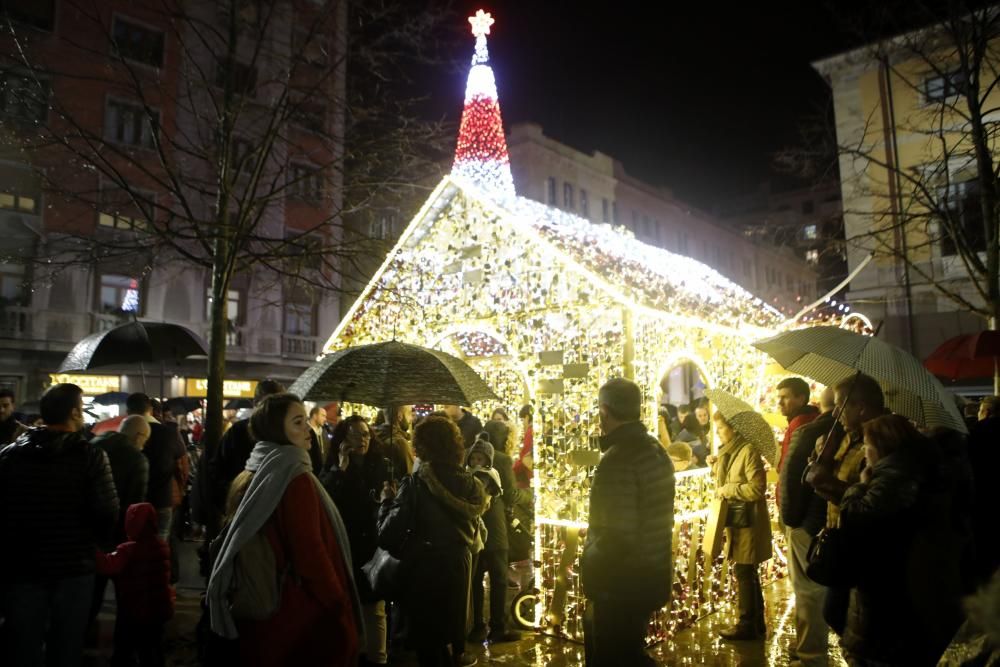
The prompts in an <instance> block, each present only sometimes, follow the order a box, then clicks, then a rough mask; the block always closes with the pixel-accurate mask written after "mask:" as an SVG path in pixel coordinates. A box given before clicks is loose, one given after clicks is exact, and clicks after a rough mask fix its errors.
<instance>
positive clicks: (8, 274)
mask: <svg viewBox="0 0 1000 667" xmlns="http://www.w3.org/2000/svg"><path fill="white" fill-rule="evenodd" d="M18 271H19V272H18ZM25 293H26V292H25V280H24V267H23V266H18V265H15V264H7V265H5V266H4V267H3V270H0V306H23V305H25V298H24V296H25Z"/></svg>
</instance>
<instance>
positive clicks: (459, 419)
mask: <svg viewBox="0 0 1000 667" xmlns="http://www.w3.org/2000/svg"><path fill="white" fill-rule="evenodd" d="M444 413H445V414H446V415H448V416H449V417H450V418H451V420H452V421H453V422H455V423H456V424H458V430H459V431H461V432H462V440H464V441H465V449H466V451H468V449H469V448H470V447H472V443H474V442H475V441H476V438H477V437H478V436H479V434H480V433H482V432H483V422H481V421H479V417H477V416H476V415H474V414H472V413H471V412H469V411H468V410H466V409H465V408H463V407H462V406H460V405H446V406H444Z"/></svg>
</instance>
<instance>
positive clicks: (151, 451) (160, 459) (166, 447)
mask: <svg viewBox="0 0 1000 667" xmlns="http://www.w3.org/2000/svg"><path fill="white" fill-rule="evenodd" d="M179 438H180V435H179V434H178V432H177V425H176V424H169V425H168V424H161V423H159V422H157V421H151V422H150V423H149V440H148V441H146V446H145V447H143V449H142V453H143V454H144V455H145V456H146V460H147V461H149V486H148V489H147V492H146V497H147V498H148V500H149V502H150V503H152V505H153V507H155V508H156V509H158V510H162V509H170V508H172V507H173V506H174V475H175V474H176V472H177V455H178V447H179V446H180V448H181V449H183V445H180V440H179Z"/></svg>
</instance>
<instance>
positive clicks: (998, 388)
mask: <svg viewBox="0 0 1000 667" xmlns="http://www.w3.org/2000/svg"><path fill="white" fill-rule="evenodd" d="M998 310H1000V304H996V305H994V307H993V312H994V313H996V312H997V311H998ZM998 320H1000V318H998V317H997V315H996V314H994V315H993V317H991V318H990V319H989V328H990V331H996V330H997V321H998ZM993 395H994V396H1000V360H998V358H997V357H993Z"/></svg>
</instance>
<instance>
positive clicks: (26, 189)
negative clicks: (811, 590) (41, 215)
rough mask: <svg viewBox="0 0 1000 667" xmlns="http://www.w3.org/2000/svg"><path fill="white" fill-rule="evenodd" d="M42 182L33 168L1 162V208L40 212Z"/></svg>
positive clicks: (20, 211) (19, 211)
mask: <svg viewBox="0 0 1000 667" xmlns="http://www.w3.org/2000/svg"><path fill="white" fill-rule="evenodd" d="M41 200H42V184H41V181H40V179H39V178H38V175H37V174H35V173H34V172H33V171H31V169H28V168H19V167H14V166H11V165H4V164H0V208H3V209H7V210H8V211H17V212H18V213H38V212H39V210H40V205H41Z"/></svg>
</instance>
